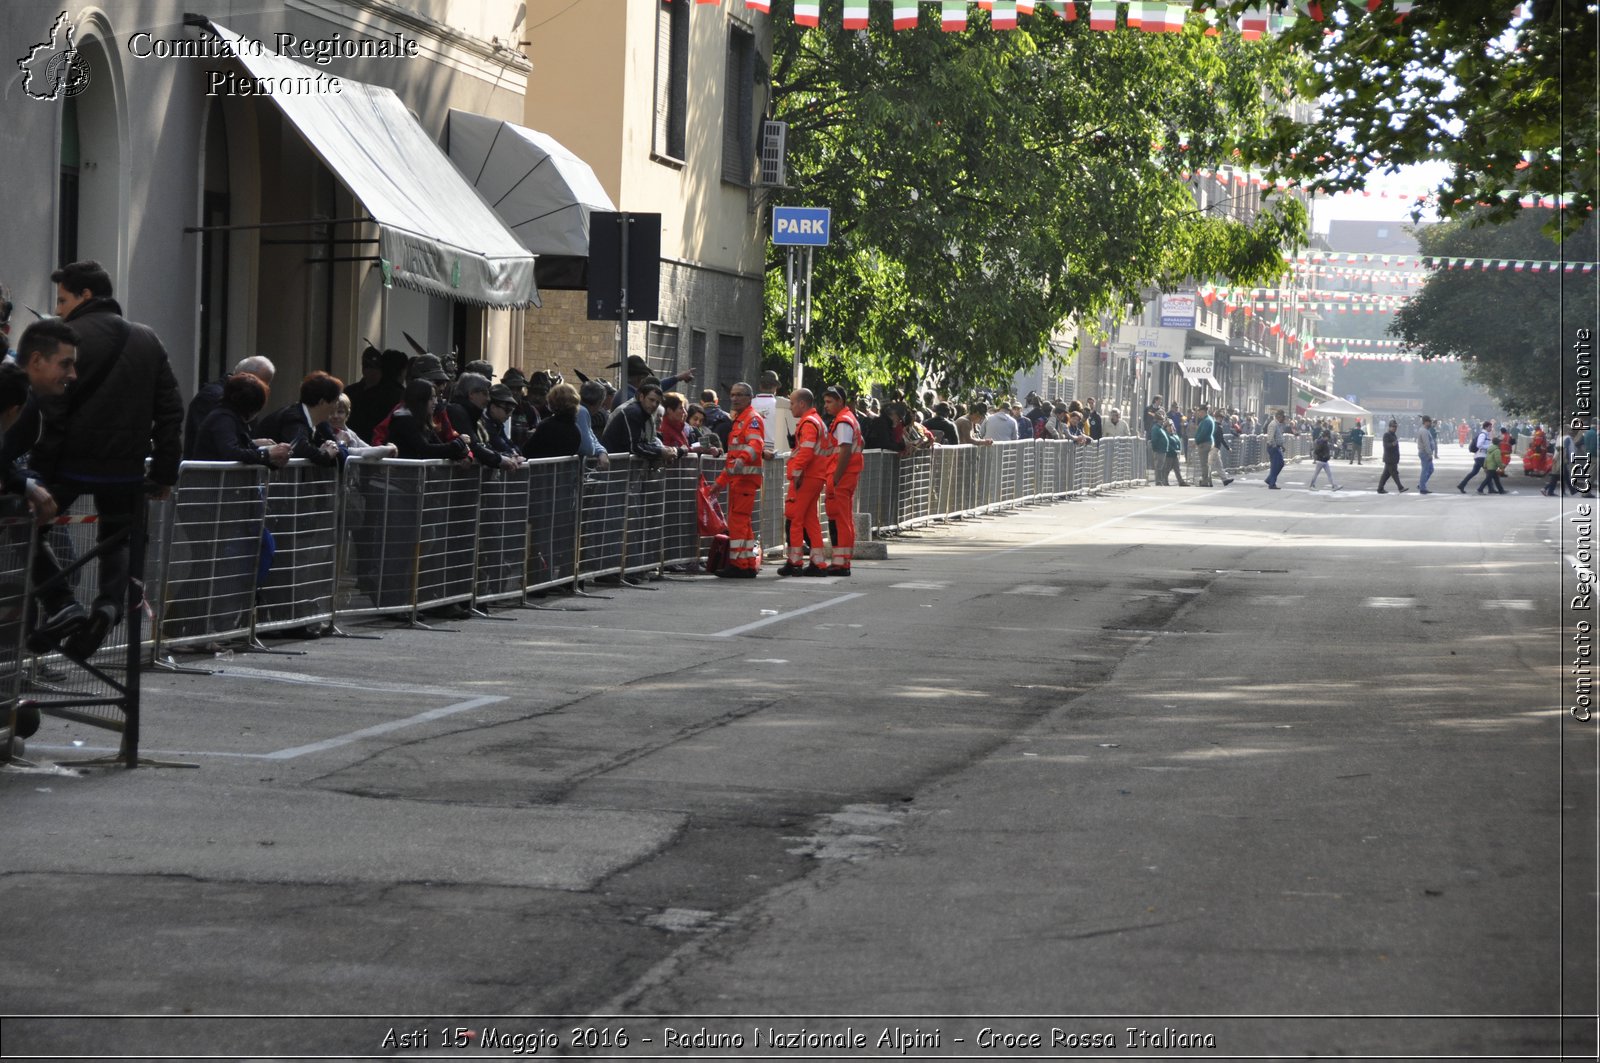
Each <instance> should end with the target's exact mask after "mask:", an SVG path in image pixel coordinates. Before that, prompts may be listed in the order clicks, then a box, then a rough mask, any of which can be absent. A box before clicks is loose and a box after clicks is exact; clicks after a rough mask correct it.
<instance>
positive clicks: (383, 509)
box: [334, 458, 426, 617]
mask: <svg viewBox="0 0 1600 1063" xmlns="http://www.w3.org/2000/svg"><path fill="white" fill-rule="evenodd" d="M425 464H426V463H424V462H419V461H402V460H400V459H398V458H385V459H383V460H380V461H360V462H358V461H350V462H346V463H345V467H344V506H343V513H344V526H345V534H344V536H343V542H342V544H341V545H342V547H343V550H342V552H341V557H340V578H339V589H338V592H337V593H336V594H335V596H334V613H335V615H336V616H339V617H373V616H393V615H399V614H404V613H413V612H414V611H415V609H416V602H415V592H416V575H417V554H418V550H419V548H420V546H421V541H422V487H423V469H424V467H425Z"/></svg>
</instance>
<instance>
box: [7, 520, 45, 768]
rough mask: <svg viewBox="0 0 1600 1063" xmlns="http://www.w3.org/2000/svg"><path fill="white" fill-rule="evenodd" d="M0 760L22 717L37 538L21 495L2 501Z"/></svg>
mask: <svg viewBox="0 0 1600 1063" xmlns="http://www.w3.org/2000/svg"><path fill="white" fill-rule="evenodd" d="M0 514H3V516H0V762H6V761H10V760H11V758H12V756H13V755H14V753H13V749H14V746H15V739H16V737H17V729H18V723H19V720H20V718H21V717H22V716H23V714H25V712H26V711H27V710H26V709H24V707H23V706H22V705H21V704H20V701H21V695H22V678H23V677H22V670H23V666H24V664H25V658H24V657H23V647H22V640H23V637H24V636H25V635H26V634H27V624H26V620H27V618H28V590H29V577H30V575H31V573H32V571H33V544H34V541H35V538H36V537H35V535H34V521H33V517H32V516H31V515H30V514H29V513H28V508H27V506H26V505H25V504H24V503H23V501H22V499H20V498H17V497H14V496H13V497H11V498H7V499H5V500H4V502H3V503H0Z"/></svg>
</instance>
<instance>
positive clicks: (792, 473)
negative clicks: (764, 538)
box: [778, 388, 831, 576]
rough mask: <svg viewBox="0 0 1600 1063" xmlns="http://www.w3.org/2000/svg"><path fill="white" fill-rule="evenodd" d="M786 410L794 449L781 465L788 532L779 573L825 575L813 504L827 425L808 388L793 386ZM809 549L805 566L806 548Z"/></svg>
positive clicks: (820, 481)
mask: <svg viewBox="0 0 1600 1063" xmlns="http://www.w3.org/2000/svg"><path fill="white" fill-rule="evenodd" d="M789 412H790V414H791V415H792V416H793V418H794V449H793V450H791V451H790V452H789V462H788V465H787V467H786V468H785V470H784V471H785V473H786V479H787V480H788V483H789V494H788V497H787V498H786V499H785V500H784V505H783V519H784V523H785V525H787V528H788V534H789V555H788V557H787V558H786V559H785V563H784V566H783V567H782V568H780V569H778V575H780V576H826V575H827V574H828V570H827V568H826V567H825V566H824V565H823V561H824V559H825V556H826V555H825V553H824V549H823V543H822V522H821V521H820V520H818V519H817V503H818V501H819V500H820V499H821V497H822V488H823V481H824V479H825V478H826V471H827V466H828V457H827V455H828V454H829V453H830V452H831V448H830V447H828V445H827V435H828V426H827V425H825V424H823V423H822V418H821V417H820V416H819V415H818V414H817V400H816V399H815V398H814V397H813V396H812V394H811V391H810V389H808V388H795V390H794V391H793V392H791V393H790V395H789ZM807 545H809V546H810V548H811V564H810V565H807V564H806V563H805V561H806V547H807Z"/></svg>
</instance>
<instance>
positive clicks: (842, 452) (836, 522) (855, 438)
mask: <svg viewBox="0 0 1600 1063" xmlns="http://www.w3.org/2000/svg"><path fill="white" fill-rule="evenodd" d="M846 428H847V429H848V431H841V429H846ZM841 436H848V437H849V441H848V442H842V441H841V438H840V437H841ZM861 448H862V439H861V422H859V421H857V420H856V415H855V413H854V412H852V411H851V409H850V407H848V406H842V407H840V408H839V412H838V413H837V414H836V415H835V416H834V418H833V427H832V428H830V429H829V431H828V458H829V460H828V471H827V473H826V476H827V482H828V495H827V500H826V502H825V504H824V506H823V508H824V509H825V510H826V511H827V514H828V534H829V536H830V537H831V538H832V539H833V550H832V551H831V553H830V555H829V560H828V564H829V566H830V567H838V568H844V569H848V568H849V567H850V555H851V554H852V553H853V552H854V550H855V546H856V484H857V483H859V482H860V480H861V467H862V466H863V465H865V464H866V459H865V458H863V457H862V456H861ZM841 461H842V462H844V463H845V466H844V477H843V479H840V480H839V481H838V482H837V483H835V479H834V478H835V477H836V476H837V475H838V469H839V462H841Z"/></svg>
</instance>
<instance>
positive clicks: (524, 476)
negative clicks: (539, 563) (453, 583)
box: [472, 468, 533, 605]
mask: <svg viewBox="0 0 1600 1063" xmlns="http://www.w3.org/2000/svg"><path fill="white" fill-rule="evenodd" d="M532 480H533V477H532V474H531V470H530V469H529V468H521V469H485V470H484V471H483V482H482V485H481V487H480V494H479V496H478V554H477V578H476V582H475V585H474V588H473V594H472V601H473V604H474V605H493V604H496V603H499V602H517V601H522V600H523V598H524V596H525V595H526V593H527V592H526V590H525V584H526V579H525V578H524V577H525V576H526V574H527V570H528V541H529V535H530V533H531V525H529V523H528V505H529V501H528V500H529V496H530V487H531V484H532Z"/></svg>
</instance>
